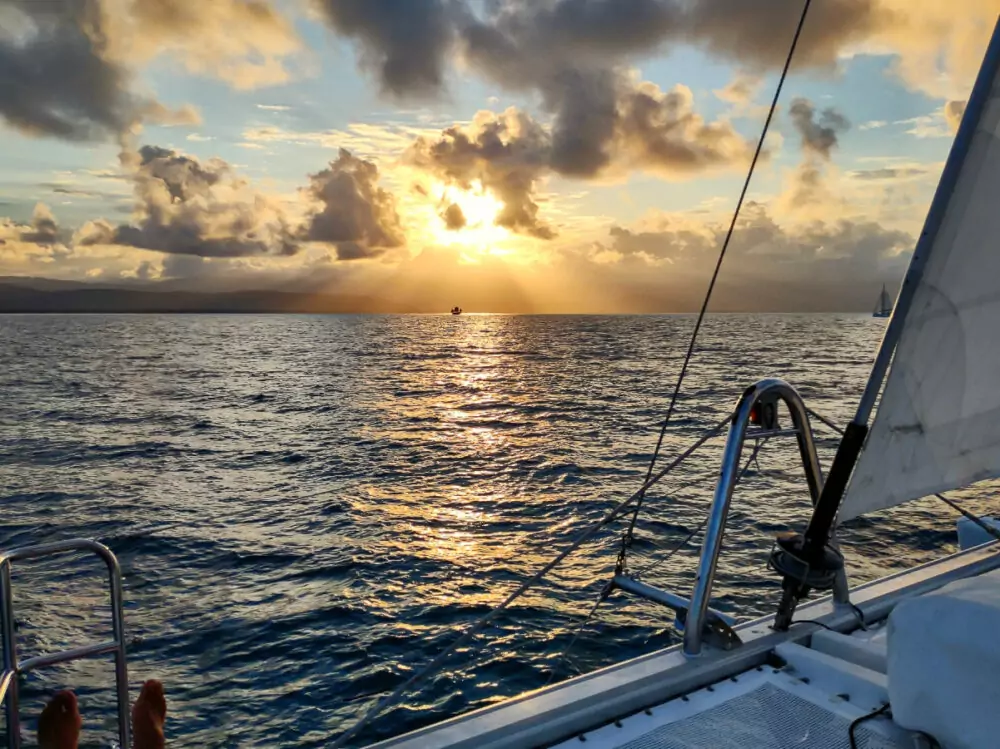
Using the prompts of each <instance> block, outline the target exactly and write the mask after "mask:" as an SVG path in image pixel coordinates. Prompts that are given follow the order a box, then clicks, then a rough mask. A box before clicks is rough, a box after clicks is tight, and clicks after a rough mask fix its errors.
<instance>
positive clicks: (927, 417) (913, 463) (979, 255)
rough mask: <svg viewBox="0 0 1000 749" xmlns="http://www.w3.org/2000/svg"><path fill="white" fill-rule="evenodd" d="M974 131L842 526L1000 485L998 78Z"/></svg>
mask: <svg viewBox="0 0 1000 749" xmlns="http://www.w3.org/2000/svg"><path fill="white" fill-rule="evenodd" d="M969 114H971V113H969ZM973 124H975V129H974V133H973V136H972V140H971V141H970V144H969V148H968V151H967V153H966V156H965V158H964V160H963V162H962V164H961V166H960V170H959V172H958V180H957V182H956V184H955V189H954V190H953V192H952V194H951V197H950V199H949V200H948V203H947V207H946V209H945V211H944V216H943V220H942V222H941V224H940V226H939V228H938V231H937V235H936V237H935V238H934V240H933V242H932V244H931V248H930V253H929V255H928V259H927V264H926V266H925V267H924V270H923V274H922V275H921V277H920V280H919V282H918V285H917V287H916V291H915V294H914V297H913V301H912V304H911V305H910V307H909V309H908V311H907V312H906V318H905V320H904V321H903V332H902V335H901V336H900V338H899V342H898V344H897V347H896V351H895V356H894V359H893V363H892V368H891V370H890V372H889V377H888V380H887V381H886V385H885V389H884V391H883V393H882V401H881V404H880V405H879V408H878V412H877V414H876V417H875V422H874V424H873V425H872V428H871V431H870V433H869V435H868V440H867V442H866V444H865V448H864V451H863V452H862V454H861V457H860V459H859V461H858V464H857V466H856V468H855V471H854V475H853V477H852V479H851V483H850V486H849V487H848V491H847V495H846V497H845V499H844V502H843V504H842V505H841V510H840V516H839V518H840V521H841V522H843V521H844V520H848V519H850V518H852V517H856V516H857V515H861V514H864V513H866V512H871V511H873V510H878V509H882V508H886V507H892V506H894V505H898V504H901V503H903V502H907V501H909V500H911V499H916V498H919V497H924V496H927V495H930V494H934V493H936V492H942V491H946V490H948V489H954V488H957V487H961V486H967V485H969V484H971V483H974V482H976V481H980V480H983V479H987V478H993V477H996V476H1000V209H998V202H997V201H998V200H1000V132H998V127H1000V75H995V77H994V80H993V81H992V87H991V88H990V90H989V96H988V101H987V102H986V106H985V107H984V108H983V109H982V110H981V115H980V117H979V121H978V122H976V123H972V122H969V123H964V124H963V128H967V127H969V126H971V125H973Z"/></svg>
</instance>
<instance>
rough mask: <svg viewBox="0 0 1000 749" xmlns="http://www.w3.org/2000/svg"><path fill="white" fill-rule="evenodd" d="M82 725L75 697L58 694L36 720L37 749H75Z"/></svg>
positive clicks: (68, 693) (67, 694) (70, 694)
mask: <svg viewBox="0 0 1000 749" xmlns="http://www.w3.org/2000/svg"><path fill="white" fill-rule="evenodd" d="M82 725H83V720H82V719H81V718H80V710H79V708H78V707H77V704H76V695H75V694H73V693H72V692H70V691H68V690H66V691H63V692H59V693H58V694H57V695H56V696H55V697H53V698H52V700H51V701H50V702H49V704H47V705H46V706H45V709H44V710H42V717H40V718H39V719H38V746H39V749H76V745H77V742H78V741H79V740H80V727H81V726H82ZM161 746H162V744H161Z"/></svg>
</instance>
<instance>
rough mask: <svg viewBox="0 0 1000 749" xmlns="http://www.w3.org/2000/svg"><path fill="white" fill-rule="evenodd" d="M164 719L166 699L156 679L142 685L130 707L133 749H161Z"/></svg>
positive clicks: (165, 716)
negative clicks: (137, 696) (137, 697)
mask: <svg viewBox="0 0 1000 749" xmlns="http://www.w3.org/2000/svg"><path fill="white" fill-rule="evenodd" d="M166 719H167V698H166V697H164V696H163V684H161V683H160V682H159V681H158V680H157V679H150V680H149V681H147V682H146V683H145V684H143V685H142V691H141V692H140V693H139V699H137V700H136V701H135V704H134V705H133V706H132V747H133V749H163V747H164V746H166V743H167V742H166V739H165V738H164V736H163V723H164V721H165V720H166ZM73 747H74V748H75V747H76V744H73ZM43 749H44V748H43ZM59 749H62V746H59Z"/></svg>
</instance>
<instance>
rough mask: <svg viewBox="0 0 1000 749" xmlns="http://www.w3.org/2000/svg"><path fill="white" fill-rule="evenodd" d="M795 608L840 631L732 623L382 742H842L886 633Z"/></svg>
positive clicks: (728, 745) (882, 608) (977, 559)
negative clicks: (702, 637)
mask: <svg viewBox="0 0 1000 749" xmlns="http://www.w3.org/2000/svg"><path fill="white" fill-rule="evenodd" d="M996 569H1000V544H998V543H996V542H993V543H989V544H986V545H984V546H979V547H976V548H973V549H969V550H967V551H963V552H959V553H957V554H953V555H951V556H949V557H946V558H945V559H942V560H939V561H937V562H932V563H930V564H927V565H922V566H921V567H917V568H914V569H911V570H908V571H906V572H903V573H900V574H897V575H893V576H891V577H887V578H884V579H882V580H878V581H875V582H872V583H868V584H866V585H861V586H859V587H857V588H855V589H853V590H852V591H851V600H852V601H853V602H854V603H855V604H856V606H857V607H858V608H859V610H860V611H861V612H862V613H863V615H864V617H865V620H866V621H868V622H880V623H881V622H884V621H885V620H886V618H887V617H888V616H889V614H890V612H891V611H892V610H893V609H894V608H895V607H896V605H897V604H898V603H900V602H901V601H904V600H907V599H911V598H913V597H915V596H921V595H923V594H925V593H928V592H930V591H933V590H937V589H939V588H941V586H943V585H945V584H947V583H950V582H953V581H956V580H964V579H967V578H969V577H972V576H977V575H982V574H983V573H987V572H990V571H992V570H996ZM798 613H799V616H798V617H797V618H799V619H803V620H806V619H808V620H817V621H819V622H821V623H822V625H825V626H826V627H830V628H832V629H833V630H837V631H829V630H826V629H824V628H823V627H822V626H820V625H818V624H810V623H804V622H803V623H800V624H796V625H793V626H792V627H791V629H790V630H789V631H788V632H783V633H782V632H775V631H773V630H772V629H771V628H770V624H771V617H765V618H763V619H759V620H757V621H754V622H748V623H746V624H743V625H740V626H738V627H737V628H736V629H737V632H738V633H739V634H740V636H741V638H742V639H743V645H741V646H740V647H738V648H736V649H735V650H732V651H729V652H718V651H717V652H709V653H706V654H703V655H702V656H700V657H698V658H694V659H686V658H685V657H684V655H683V654H682V653H681V652H680V650H679V648H677V647H674V648H669V649H667V650H663V651H658V652H656V653H651V654H649V655H647V656H642V657H640V658H636V659H634V660H632V661H628V662H626V663H622V664H618V665H616V666H611V667H609V668H606V669H602V670H600V671H597V672H595V673H593V674H588V675H586V676H581V677H577V678H575V679H570V680H568V681H566V682H563V683H562V684H557V685H554V686H552V687H548V688H546V689H542V690H539V691H537V692H533V693H529V694H525V695H522V696H521V697H517V698H514V699H512V700H508V701H506V702H503V703H500V704H498V705H494V706H491V707H487V708H483V709H482V710H478V711H475V712H473V713H469V714H467V715H463V716H459V717H457V718H453V719H451V720H449V721H446V722H444V723H441V724H438V725H435V726H428V727H427V728H423V729H419V730H417V731H414V732H412V733H409V734H406V735H404V736H400V737H398V738H395V739H390V740H387V741H385V742H381V743H380V744H378V747H379V749H537V748H539V747H550V748H556V747H558V749H566V748H567V747H574V748H575V747H581V749H583V748H584V747H600V748H601V749H604V748H608V749H611V748H613V749H678V748H679V749H695V748H697V749H750V748H752V749H768V748H781V749H784V748H785V747H789V748H791V747H795V749H801V748H804V747H816V748H817V749H841V748H843V749H848V747H849V746H850V741H849V739H848V733H847V731H848V727H849V725H850V723H851V721H852V720H854V719H856V718H858V717H860V716H862V715H865V714H868V713H870V712H872V711H873V710H874V709H876V708H878V707H881V706H882V705H883V704H885V703H886V702H889V695H888V691H887V689H888V680H887V677H886V671H887V648H886V636H885V631H884V629H882V627H881V626H874V627H870V628H869V629H868V630H867V631H862V630H859V629H858V623H857V619H856V616H855V615H854V614H853V613H852V612H851V610H850V609H848V608H847V607H843V606H841V607H836V606H834V605H833V603H832V601H831V600H830V599H822V600H819V601H815V602H812V603H809V604H807V605H805V606H802V607H800V609H799V612H798ZM841 633H849V634H841ZM647 711H648V712H647ZM746 731H751V733H750V734H747V733H746ZM741 732H743V733H741ZM914 736H915V734H913V733H910V732H907V731H903V730H902V729H899V728H898V727H896V726H895V725H894V724H893V723H892V722H891V721H890V720H888V719H885V718H876V719H873V720H871V721H866V722H864V723H862V724H861V726H860V727H859V728H858V730H857V732H856V739H857V740H858V746H859V748H860V749H894V748H895V747H900V748H905V749H913V748H914V747H915V746H916V747H919V746H921V744H920V743H916V744H915V743H914ZM685 742H686V743H685ZM922 745H923V746H928V745H927V744H926V743H923V744H922Z"/></svg>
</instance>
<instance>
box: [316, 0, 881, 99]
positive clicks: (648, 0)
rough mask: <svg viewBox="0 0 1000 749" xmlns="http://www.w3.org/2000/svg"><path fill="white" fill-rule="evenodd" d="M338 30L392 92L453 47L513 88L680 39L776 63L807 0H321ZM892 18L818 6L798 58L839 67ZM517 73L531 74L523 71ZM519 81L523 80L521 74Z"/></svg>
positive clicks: (436, 70) (435, 78)
mask: <svg viewBox="0 0 1000 749" xmlns="http://www.w3.org/2000/svg"><path fill="white" fill-rule="evenodd" d="M314 2H316V4H317V5H318V6H319V8H320V9H321V10H322V12H323V14H324V17H325V18H326V20H327V21H328V22H329V24H330V25H331V27H332V28H333V29H334V30H335V31H336V32H338V33H339V34H341V35H343V36H346V37H348V38H352V39H355V40H357V42H358V44H359V47H360V60H361V64H362V66H363V67H365V68H367V69H369V70H371V71H373V72H374V73H375V75H376V76H377V78H378V80H379V82H380V84H381V86H382V88H383V89H384V90H386V91H389V92H391V93H393V94H397V95H399V94H413V93H428V92H430V91H434V90H438V89H440V88H441V87H442V85H443V84H444V70H445V68H446V66H447V64H448V61H449V60H450V58H451V56H452V54H453V53H454V52H456V51H457V52H458V53H460V54H461V55H462V56H463V57H464V58H465V59H466V61H467V62H469V63H470V64H471V65H473V66H474V67H476V68H477V69H478V70H479V71H480V72H482V73H483V74H484V75H486V76H487V77H490V78H492V79H494V80H499V81H500V82H502V83H504V84H505V85H511V84H513V85H514V86H515V87H519V86H523V85H524V84H525V80H527V79H530V80H533V81H535V82H536V83H537V79H538V78H539V77H540V76H543V75H546V74H547V72H548V71H554V70H559V71H567V70H573V69H578V70H595V69H598V68H601V69H610V68H614V67H617V66H619V65H621V64H623V63H627V62H629V61H631V60H634V59H636V58H637V57H639V56H642V55H647V54H650V53H653V52H656V51H657V50H659V49H660V48H661V47H663V46H665V45H667V44H670V43H678V42H694V43H696V44H699V45H701V46H703V47H705V48H707V49H709V50H711V51H713V52H715V53H718V54H721V55H723V56H726V57H728V58H730V59H735V60H737V61H739V62H741V63H744V64H745V65H746V67H748V68H750V69H752V70H755V71H756V70H762V69H764V68H773V67H776V66H779V65H780V64H781V63H782V62H783V61H784V56H785V50H786V49H787V47H786V45H784V44H781V43H776V40H778V39H787V40H788V41H791V38H792V33H793V31H794V29H795V25H796V22H797V20H798V16H799V13H800V11H801V3H800V2H798V0H773V1H772V2H768V3H766V4H764V5H761V4H753V3H750V4H748V3H745V2H742V0H696V1H694V2H684V1H682V0H551V1H550V2H525V1H524V0H495V1H494V2H489V3H482V4H480V3H473V2H469V1H468V0H412V2H405V3H399V2H391V0H314ZM888 22H889V18H888V16H887V14H886V13H884V12H882V11H881V9H880V8H879V7H878V4H877V3H876V2H874V0H830V1H829V2H824V3H821V4H818V5H816V6H814V7H813V9H812V10H811V16H810V19H809V22H808V23H807V25H806V29H805V31H804V33H803V39H802V40H801V42H802V43H801V45H800V54H799V58H798V60H799V63H800V64H803V63H804V64H809V65H826V66H830V65H832V64H833V63H834V62H835V61H836V59H837V56H838V54H839V53H840V52H841V50H842V49H843V48H844V47H845V46H847V45H849V44H853V43H858V42H860V41H863V40H864V39H866V38H867V37H869V36H870V35H871V34H873V33H875V32H876V31H877V30H878V29H879V28H881V26H882V25H884V24H886V23H888ZM517 71H521V72H522V73H527V74H528V75H527V77H525V76H524V75H522V76H518V75H517ZM518 78H520V81H518Z"/></svg>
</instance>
